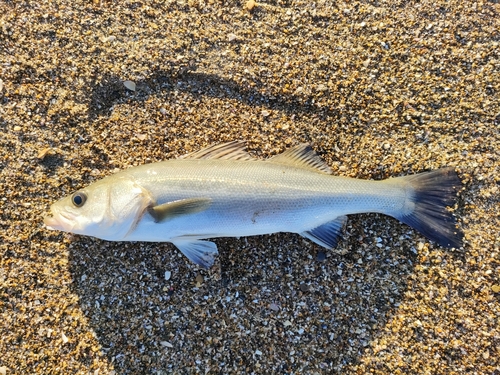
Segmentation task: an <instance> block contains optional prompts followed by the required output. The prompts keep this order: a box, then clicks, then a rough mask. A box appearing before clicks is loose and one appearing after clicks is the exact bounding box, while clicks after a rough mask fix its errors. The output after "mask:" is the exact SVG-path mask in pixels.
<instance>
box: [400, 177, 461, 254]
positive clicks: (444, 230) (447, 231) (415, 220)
mask: <svg viewBox="0 0 500 375" xmlns="http://www.w3.org/2000/svg"><path fill="white" fill-rule="evenodd" d="M400 179H401V180H400V181H401V183H403V184H406V186H407V191H408V193H409V199H410V201H411V202H412V203H413V204H412V205H410V206H413V210H412V211H409V212H405V213H403V214H401V215H399V216H397V215H395V217H396V218H397V219H398V220H400V221H402V222H403V223H405V224H407V225H409V226H411V227H412V228H414V229H416V230H418V231H419V232H420V233H422V234H423V235H424V236H426V237H427V238H429V239H431V240H432V241H435V242H437V243H438V244H439V245H441V246H444V247H450V248H451V247H455V248H459V247H460V246H462V238H463V233H462V232H461V231H460V230H459V229H458V228H456V223H455V219H454V217H453V215H452V213H451V212H450V211H448V210H447V209H446V207H447V206H453V205H454V204H455V201H456V192H457V189H458V188H460V187H461V185H462V183H461V181H460V179H459V178H458V176H457V173H456V172H455V170H454V168H452V167H447V168H442V169H438V170H435V171H431V172H424V173H419V174H416V175H412V176H405V177H400ZM398 182H399V181H398Z"/></svg>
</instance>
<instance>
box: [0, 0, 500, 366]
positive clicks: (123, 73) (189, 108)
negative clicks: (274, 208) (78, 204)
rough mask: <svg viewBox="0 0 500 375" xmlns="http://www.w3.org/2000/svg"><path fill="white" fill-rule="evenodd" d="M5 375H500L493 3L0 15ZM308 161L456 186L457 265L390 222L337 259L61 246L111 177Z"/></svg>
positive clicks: (496, 18)
mask: <svg viewBox="0 0 500 375" xmlns="http://www.w3.org/2000/svg"><path fill="white" fill-rule="evenodd" d="M0 13H1V15H0V69H1V70H0V132H1V136H0V228H1V230H0V374H7V375H13V374H20V375H21V374H93V375H103V374H107V375H113V374H116V375H117V374H380V375H382V374H384V375H385V374H443V375H444V374H446V375H455V374H456V375H458V374H468V375H473V374H477V375H483V374H496V375H499V374H500V361H499V357H500V304H499V299H500V230H499V228H500V216H499V210H500V199H499V196H500V195H499V190H500V151H499V150H500V100H499V97H500V4H499V2H498V1H497V0H485V1H476V2H472V1H461V0H460V1H459V0H450V1H444V0H436V1H428V0H424V1H409V2H408V1H399V0H395V1H384V0H382V1H340V2H332V1H317V2H314V3H313V2H310V1H287V0H274V1H267V2H253V1H249V2H246V1H242V2H229V1H216V0H207V1H203V0H187V1H149V0H144V1H132V0H130V1H129V0H126V1H119V2H113V1H106V0H94V1H80V0H73V1H66V0H55V1H46V0H44V1H39V2H30V1H17V0H13V1H3V2H1V3H0ZM232 140H244V141H246V142H247V147H248V150H249V152H250V153H251V154H252V155H254V156H255V157H256V158H262V159H265V158H269V157H271V156H273V155H276V154H278V153H280V152H283V151H284V150H285V149H286V148H288V147H291V146H293V145H297V144H299V143H304V142H305V143H310V144H311V145H312V147H313V148H314V149H315V150H316V151H317V153H318V154H319V155H320V156H321V158H322V159H323V160H325V161H326V163H327V164H328V165H329V166H330V167H331V168H332V170H333V173H334V174H335V175H341V176H348V177H354V178H361V179H376V180H379V179H384V178H388V177H394V176H403V175H409V174H413V173H418V172H423V171H426V170H433V169H437V168H440V167H444V166H452V167H455V168H456V171H457V172H458V175H459V177H460V179H461V181H462V182H463V189H462V190H461V191H460V192H459V193H458V200H457V204H456V206H455V207H451V209H452V210H454V214H455V216H456V218H457V222H458V226H459V227H460V228H461V229H462V230H463V231H464V233H465V238H464V245H463V247H462V248H460V249H452V250H450V249H445V248H442V247H440V246H438V245H437V244H435V243H433V242H431V241H429V240H427V239H426V238H425V237H424V236H422V235H421V234H419V233H418V232H416V231H414V230H412V229H411V228H410V227H408V226H406V225H404V224H401V223H400V222H398V221H397V220H395V219H392V218H389V217H386V216H383V215H380V214H363V215H352V216H350V217H349V220H348V222H347V225H346V228H345V229H344V234H343V237H342V238H341V240H340V241H339V244H338V247H337V248H335V249H332V250H328V251H325V249H323V248H321V247H319V246H318V245H316V244H313V243H312V242H311V241H308V240H307V239H304V238H302V237H300V236H298V235H295V234H289V233H278V234H272V235H266V236H256V237H242V238H221V239H216V240H214V242H216V244H217V245H218V248H219V252H220V256H219V257H218V258H217V260H216V262H215V265H214V266H213V267H212V268H211V269H209V270H204V269H200V268H199V267H198V266H196V265H194V264H192V263H190V262H189V261H188V260H187V259H186V258H185V257H184V256H183V255H182V254H181V253H180V252H179V251H178V250H177V249H176V248H175V247H174V246H173V245H172V244H169V243H142V242H137V243H134V242H108V241H103V240H98V239H94V238H90V237H85V236H78V235H70V234H65V233H62V232H57V231H49V230H47V229H46V228H45V227H44V225H43V217H44V216H45V215H47V214H48V213H49V206H50V204H52V203H54V202H55V201H56V200H58V199H60V198H62V197H64V196H67V195H69V194H71V193H72V192H73V191H75V190H77V189H79V188H81V187H84V186H87V185H89V184H90V183H92V182H94V181H97V180H99V179H101V178H103V177H105V176H108V175H110V174H112V173H113V172H116V171H118V170H122V169H125V168H129V167H132V166H136V165H141V164H144V163H151V162H156V161H161V160H166V159H169V158H175V157H179V156H182V155H185V154H187V153H189V152H193V151H196V150H199V149H201V148H203V147H206V146H208V145H211V144H217V143H222V142H227V141H232Z"/></svg>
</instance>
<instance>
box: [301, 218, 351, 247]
mask: <svg viewBox="0 0 500 375" xmlns="http://www.w3.org/2000/svg"><path fill="white" fill-rule="evenodd" d="M346 220H347V216H339V217H338V218H336V219H335V220H332V221H329V222H328V223H325V224H323V225H320V226H319V227H316V228H314V229H311V230H308V231H305V232H302V233H301V235H302V236H304V237H306V238H309V239H310V240H311V241H313V242H315V243H317V244H318V245H321V246H323V247H326V248H328V249H332V248H334V247H335V246H337V242H338V239H339V236H340V232H341V231H342V227H343V226H344V224H345V222H346Z"/></svg>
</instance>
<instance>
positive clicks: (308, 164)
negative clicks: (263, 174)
mask: <svg viewBox="0 0 500 375" xmlns="http://www.w3.org/2000/svg"><path fill="white" fill-rule="evenodd" d="M269 161H270V162H272V163H278V164H284V165H289V166H291V167H296V168H304V169H314V170H315V171H319V172H323V173H327V174H331V173H332V170H331V169H330V167H329V166H328V165H327V164H326V163H325V162H324V161H323V160H321V158H320V157H319V156H318V154H316V152H315V151H314V150H313V149H312V147H311V146H310V145H308V144H305V143H303V144H300V145H297V146H294V147H292V148H289V149H287V150H285V152H283V153H282V154H279V155H275V156H273V157H272V158H271V159H269Z"/></svg>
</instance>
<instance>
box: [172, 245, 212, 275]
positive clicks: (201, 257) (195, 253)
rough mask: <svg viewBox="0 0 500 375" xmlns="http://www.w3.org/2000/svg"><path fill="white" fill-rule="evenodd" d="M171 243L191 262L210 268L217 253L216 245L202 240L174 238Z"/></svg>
mask: <svg viewBox="0 0 500 375" xmlns="http://www.w3.org/2000/svg"><path fill="white" fill-rule="evenodd" d="M172 243H173V244H174V245H175V246H176V247H177V248H178V249H179V250H180V251H182V253H183V254H184V255H185V256H186V257H187V258H188V259H189V260H190V261H191V262H193V263H195V264H197V265H199V266H200V267H203V268H210V267H212V266H213V264H214V259H215V256H216V255H217V254H218V253H219V252H218V251H217V245H216V244H215V243H213V242H210V241H202V240H183V239H179V240H175V241H172Z"/></svg>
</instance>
